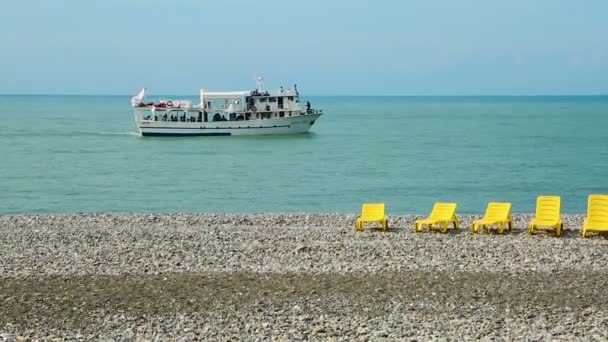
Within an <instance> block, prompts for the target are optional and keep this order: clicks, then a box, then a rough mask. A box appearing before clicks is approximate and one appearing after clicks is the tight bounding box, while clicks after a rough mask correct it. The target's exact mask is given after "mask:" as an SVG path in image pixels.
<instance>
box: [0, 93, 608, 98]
mask: <svg viewBox="0 0 608 342" xmlns="http://www.w3.org/2000/svg"><path fill="white" fill-rule="evenodd" d="M0 96H74V97H76V96H108V97H109V96H133V94H109V93H98V94H78V93H0ZM157 96H187V97H197V96H198V95H197V94H193V95H183V94H182V95H178V94H158V95H157ZM309 96H312V97H602V96H608V93H604V94H602V93H589V94H458V95H456V94H452V95H449V94H417V95H412V94H409V95H408V94H370V95H357V94H309V95H305V96H304V97H309ZM301 97H302V96H301Z"/></svg>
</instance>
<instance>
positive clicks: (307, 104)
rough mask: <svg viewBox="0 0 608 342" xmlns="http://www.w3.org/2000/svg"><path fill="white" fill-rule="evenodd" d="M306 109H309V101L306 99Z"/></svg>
mask: <svg viewBox="0 0 608 342" xmlns="http://www.w3.org/2000/svg"><path fill="white" fill-rule="evenodd" d="M306 111H307V112H309V111H310V101H306Z"/></svg>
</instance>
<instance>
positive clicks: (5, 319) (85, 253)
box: [0, 213, 608, 341]
mask: <svg viewBox="0 0 608 342" xmlns="http://www.w3.org/2000/svg"><path fill="white" fill-rule="evenodd" d="M421 217H422V216H416V215H408V216H390V217H389V222H390V229H389V231H388V232H382V231H379V230H373V229H367V228H366V229H365V231H364V232H360V233H357V232H355V230H354V222H355V219H356V215H354V214H353V215H345V214H305V213H302V214H250V215H232V214H230V215H229V214H201V215H198V214H162V215H156V214H77V215H43V216H29V215H16V216H11V215H5V216H0V236H1V238H0V341H18V340H28V339H36V338H39V339H53V338H59V339H73V340H99V339H102V340H110V339H112V340H165V339H171V340H272V341H293V340H319V341H328V340H329V341H336V340H337V341H353V340H360V341H365V340H371V341H381V340H428V339H439V340H480V339H481V340H513V339H517V340H534V341H540V340H543V341H544V340H574V339H576V340H579V339H582V340H606V339H608V292H607V291H606V289H607V288H608V239H607V238H606V236H602V235H595V234H594V235H592V236H591V237H589V238H587V239H583V238H582V237H581V234H580V227H581V226H582V221H583V218H584V215H564V216H563V219H564V228H565V231H564V236H563V237H561V238H555V237H554V236H553V235H552V234H550V233H539V234H536V235H534V236H530V235H529V234H527V230H526V229H527V224H528V222H529V221H530V219H531V217H532V215H528V214H517V215H514V217H513V218H514V222H515V224H514V229H513V231H511V232H508V233H506V234H504V235H497V234H495V233H490V234H478V235H473V234H471V232H470V226H471V222H472V220H473V219H477V218H479V217H480V216H478V215H459V218H460V220H461V222H462V228H461V229H460V230H452V229H450V230H449V231H448V233H447V234H440V233H437V232H429V231H424V232H422V233H415V232H414V221H415V220H416V219H419V218H421Z"/></svg>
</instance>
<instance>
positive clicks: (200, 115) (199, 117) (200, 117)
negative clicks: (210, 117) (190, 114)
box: [198, 110, 203, 122]
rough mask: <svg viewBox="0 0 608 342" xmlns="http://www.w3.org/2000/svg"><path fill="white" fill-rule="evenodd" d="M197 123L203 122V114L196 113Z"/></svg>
mask: <svg viewBox="0 0 608 342" xmlns="http://www.w3.org/2000/svg"><path fill="white" fill-rule="evenodd" d="M198 122H203V112H201V111H200V110H199V111H198Z"/></svg>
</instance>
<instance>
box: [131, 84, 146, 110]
mask: <svg viewBox="0 0 608 342" xmlns="http://www.w3.org/2000/svg"><path fill="white" fill-rule="evenodd" d="M145 96H146V88H143V89H142V90H140V91H139V93H137V95H135V96H133V97H132V98H131V106H133V107H135V106H137V105H139V104H140V103H142V102H143V101H144V97H145Z"/></svg>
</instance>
